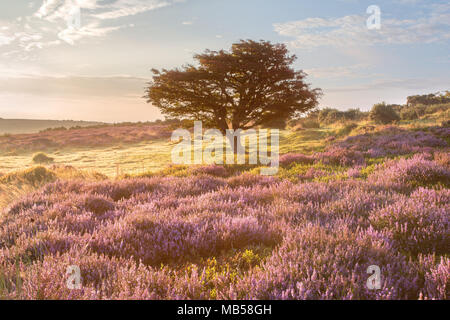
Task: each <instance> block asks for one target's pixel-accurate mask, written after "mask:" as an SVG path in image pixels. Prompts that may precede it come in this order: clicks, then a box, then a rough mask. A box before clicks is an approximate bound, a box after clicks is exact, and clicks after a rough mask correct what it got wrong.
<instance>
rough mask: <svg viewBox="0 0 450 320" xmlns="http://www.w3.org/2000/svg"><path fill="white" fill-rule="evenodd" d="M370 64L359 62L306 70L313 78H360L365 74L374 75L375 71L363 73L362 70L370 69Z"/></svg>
mask: <svg viewBox="0 0 450 320" xmlns="http://www.w3.org/2000/svg"><path fill="white" fill-rule="evenodd" d="M368 69H369V66H368V65H365V64H357V65H352V66H338V67H328V68H311V69H306V70H304V71H305V72H306V73H307V74H308V75H309V76H311V77H313V78H317V79H319V78H321V79H322V78H323V79H330V78H340V79H342V78H356V77H358V78H360V77H361V76H362V75H365V76H367V77H368V76H370V77H372V76H374V74H373V73H368V72H366V73H365V74H363V73H362V72H364V71H368Z"/></svg>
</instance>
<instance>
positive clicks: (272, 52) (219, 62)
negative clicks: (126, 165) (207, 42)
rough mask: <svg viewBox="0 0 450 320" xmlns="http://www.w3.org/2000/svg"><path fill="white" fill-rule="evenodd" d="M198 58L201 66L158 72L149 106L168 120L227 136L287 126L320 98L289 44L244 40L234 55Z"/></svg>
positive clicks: (210, 53)
mask: <svg viewBox="0 0 450 320" xmlns="http://www.w3.org/2000/svg"><path fill="white" fill-rule="evenodd" d="M194 59H195V60H196V62H197V63H196V65H193V64H190V65H186V66H184V67H183V68H177V69H173V70H166V69H163V70H161V71H160V70H156V69H153V70H152V72H153V74H154V75H153V81H152V82H150V83H149V86H148V87H147V88H146V92H145V96H146V98H147V102H148V103H152V104H153V105H154V106H156V107H158V108H159V109H160V110H161V111H162V113H163V114H164V115H167V116H169V117H174V118H181V119H190V120H200V121H203V124H204V126H206V127H211V128H217V129H219V130H221V131H222V132H225V131H226V130H227V129H248V128H251V127H255V126H269V127H271V126H273V125H274V122H276V127H278V128H279V127H280V125H282V126H283V127H284V122H285V121H286V120H288V119H291V118H295V117H298V116H299V115H300V114H302V113H305V112H307V111H309V110H311V109H314V108H315V107H316V105H317V104H318V98H319V96H320V95H321V91H320V90H319V89H311V88H310V87H309V85H308V84H307V83H305V81H304V78H305V76H306V75H305V74H304V73H303V72H302V71H295V70H294V69H293V67H292V65H293V63H294V62H295V60H296V56H295V55H290V54H289V51H288V50H287V47H286V46H285V45H284V44H272V43H270V42H268V41H259V42H256V41H251V40H247V41H244V40H242V41H240V42H238V43H234V44H233V45H232V47H231V50H230V51H225V50H220V51H210V50H207V51H205V52H204V53H203V54H196V55H195V56H194ZM268 70H270V72H269V71H268ZM261 88H264V90H261ZM267 92H270V93H271V94H270V95H268V94H267ZM230 125H231V128H230Z"/></svg>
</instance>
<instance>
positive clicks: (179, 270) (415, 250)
mask: <svg viewBox="0 0 450 320" xmlns="http://www.w3.org/2000/svg"><path fill="white" fill-rule="evenodd" d="M442 120H448V119H447V118H445V114H444V115H442V114H441V116H440V117H436V118H428V120H427V119H419V120H417V121H403V122H399V123H397V125H389V126H385V125H370V126H369V124H368V123H366V122H363V121H362V122H357V123H356V124H355V123H353V124H352V125H351V126H349V125H348V124H343V125H329V126H323V127H321V128H309V129H308V128H302V129H298V130H297V129H293V128H290V129H287V130H284V131H282V134H281V141H280V150H281V154H282V155H281V157H280V169H279V171H278V174H277V175H276V176H271V177H266V176H261V175H259V169H260V168H259V167H257V166H247V165H243V166H237V165H235V166H220V165H208V166H207V165H203V166H168V163H169V161H170V148H171V144H170V142H168V139H167V135H166V132H167V130H164V129H162V128H161V127H156V128H147V129H145V132H146V133H145V134H147V135H149V137H147V138H148V139H147V140H146V139H145V138H144V136H143V135H142V136H141V135H140V134H136V132H138V131H139V130H140V131H139V132H142V128H140V129H139V127H136V128H134V129H130V128H128V129H127V130H130V131H127V132H128V133H127V134H125V133H124V131H121V132H119V133H117V137H118V136H120V135H128V136H130V141H128V142H123V140H120V139H119V140H120V144H117V141H112V143H111V140H113V138H111V136H112V134H111V132H114V130H115V129H114V127H111V128H98V129H93V131H90V129H79V132H78V131H77V135H73V137H75V138H73V139H72V140H67V139H66V138H67V136H64V134H65V135H68V133H70V130H68V131H61V132H60V133H57V134H55V132H50V133H51V134H52V135H51V136H50V137H47V139H48V140H50V141H53V142H54V144H52V145H51V146H47V147H46V148H44V147H41V149H35V148H34V146H35V144H34V143H33V142H30V139H31V140H32V139H33V138H32V136H27V135H21V136H11V137H8V138H9V139H10V141H11V143H10V144H9V146H13V145H14V143H13V142H14V141H15V142H17V143H16V145H17V146H18V147H17V148H16V150H6V149H7V148H8V147H7V146H8V145H6V147H5V146H3V147H2V148H3V149H2V150H5V152H17V154H16V155H5V153H3V154H2V159H5V161H8V159H10V160H9V161H10V162H9V166H5V162H4V163H3V168H2V169H0V170H3V171H4V173H3V174H2V175H1V176H0V192H1V193H2V196H1V197H0V200H1V202H0V203H1V205H2V207H3V209H2V210H3V211H2V212H3V213H2V216H1V218H0V297H2V298H4V299H448V295H449V279H450V255H449V254H450V251H449V247H450V239H449V235H450V232H449V231H450V230H449V217H450V189H449V187H450V153H449V152H450V145H449V143H450V141H449V137H450V127H448V122H447V123H445V121H444V123H443V124H442ZM121 130H125V129H121ZM133 130H135V131H133ZM105 131H108V132H109V133H108V134H109V137H110V138H105V134H106V133H105ZM81 132H83V134H82V133H81ZM50 133H49V134H50ZM72 133H73V131H72ZM90 134H93V135H94V136H93V137H92V138H91V137H90ZM142 134H143V133H142ZM81 136H82V137H84V139H85V140H86V141H89V143H87V144H81V145H78V146H77V147H78V149H75V148H74V145H76V144H77V143H78V142H77V141H80V140H79V139H78V138H79V137H81ZM33 137H36V136H33ZM94 137H95V138H94ZM131 137H134V138H131ZM3 139H6V138H5V137H4V138H3ZM61 141H66V142H65V143H67V144H68V145H66V147H67V149H64V148H63V147H61V146H60V145H55V144H58V143H60V142H61ZM19 142H20V143H19ZM61 143H62V142H61ZM93 143H95V144H96V145H93ZM30 146H33V148H32V149H33V150H29V149H27V148H31V147H30ZM23 150H25V151H23ZM55 150H56V151H55ZM31 151H45V152H47V153H49V152H52V153H51V156H52V157H54V161H53V163H51V164H46V165H41V166H36V165H33V163H32V162H31ZM118 151H119V152H120V151H122V152H123V157H122V158H120V157H119V158H120V159H122V160H121V165H122V168H123V167H124V166H125V163H127V161H129V163H133V166H134V167H130V170H124V171H122V172H120V175H119V176H117V177H116V176H115V174H116V163H117V162H119V161H118V160H117V159H118V158H117V153H115V152H118ZM82 153H84V155H85V156H87V157H89V156H90V157H92V158H96V159H97V160H96V161H99V163H100V162H101V165H100V164H98V167H99V168H97V169H98V170H95V169H96V167H95V165H92V166H91V167H88V168H87V169H88V170H83V169H86V168H85V167H84V166H83V165H82V160H80V159H78V158H76V157H79V156H80V155H81V154H82ZM49 154H50V153H49ZM145 157H148V158H145ZM11 159H13V160H11ZM124 159H125V160H124ZM137 159H143V160H142V161H141V162H139V161H137ZM145 161H146V162H145ZM142 162H145V163H146V164H145V167H144V168H142V170H141V169H140V168H141V166H142ZM14 163H15V164H16V167H14ZM94 163H95V162H94ZM136 163H137V164H136ZM125 168H127V167H126V166H125ZM149 169H151V170H149ZM70 265H77V266H79V268H80V270H81V276H82V288H81V289H79V290H70V289H69V288H68V287H67V285H66V280H67V275H66V269H67V267H68V266H70ZM371 265H377V266H379V267H380V269H381V289H379V290H370V289H369V288H368V287H367V285H366V281H367V279H368V277H369V276H370V275H369V274H367V268H368V267H369V266H371Z"/></svg>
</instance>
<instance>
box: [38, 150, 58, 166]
mask: <svg viewBox="0 0 450 320" xmlns="http://www.w3.org/2000/svg"><path fill="white" fill-rule="evenodd" d="M53 160H55V159H53V158H52V157H49V156H47V155H46V154H45V153H43V152H39V153H36V154H35V155H34V156H33V162H34V163H40V164H42V163H51V162H53Z"/></svg>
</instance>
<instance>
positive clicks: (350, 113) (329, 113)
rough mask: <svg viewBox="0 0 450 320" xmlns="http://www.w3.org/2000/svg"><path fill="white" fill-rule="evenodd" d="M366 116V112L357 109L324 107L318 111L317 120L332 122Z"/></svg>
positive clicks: (325, 122)
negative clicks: (342, 109)
mask: <svg viewBox="0 0 450 320" xmlns="http://www.w3.org/2000/svg"><path fill="white" fill-rule="evenodd" d="M366 117H367V113H366V112H362V111H360V110H359V109H349V110H347V111H340V110H337V109H332V108H325V109H322V110H320V111H319V114H318V121H319V122H320V123H321V124H333V123H337V122H341V123H342V122H346V121H361V120H363V119H365V118H366Z"/></svg>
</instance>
